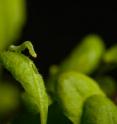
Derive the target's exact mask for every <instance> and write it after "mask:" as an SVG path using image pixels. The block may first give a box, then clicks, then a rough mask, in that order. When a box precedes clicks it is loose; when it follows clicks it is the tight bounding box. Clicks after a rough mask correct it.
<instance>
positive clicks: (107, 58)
mask: <svg viewBox="0 0 117 124" xmlns="http://www.w3.org/2000/svg"><path fill="white" fill-rule="evenodd" d="M104 62H106V63H117V44H115V45H114V46H112V47H111V48H110V49H108V50H107V52H106V53H105V55H104Z"/></svg>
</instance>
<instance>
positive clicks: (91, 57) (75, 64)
mask: <svg viewBox="0 0 117 124" xmlns="http://www.w3.org/2000/svg"><path fill="white" fill-rule="evenodd" d="M104 51H105V46H104V43H103V41H102V39H101V38H100V37H99V36H97V35H88V36H87V37H85V38H84V39H83V40H82V42H81V44H80V45H78V46H77V47H76V48H75V49H74V50H73V51H72V52H71V54H70V55H69V56H68V57H67V58H66V60H65V61H64V62H63V63H62V65H61V66H60V69H61V70H62V71H65V70H73V71H77V72H82V73H85V74H91V73H92V72H93V71H94V70H95V69H96V68H97V67H98V66H99V63H100V61H101V58H102V55H103V53H104Z"/></svg>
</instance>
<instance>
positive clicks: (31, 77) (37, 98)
mask: <svg viewBox="0 0 117 124" xmlns="http://www.w3.org/2000/svg"><path fill="white" fill-rule="evenodd" d="M0 62H1V63H2V64H3V66H4V67H5V68H6V69H7V70H8V71H10V72H11V74H12V75H13V77H14V78H15V79H16V80H17V81H18V82H20V83H21V85H22V86H23V87H24V89H25V92H26V94H27V95H28V96H29V97H30V99H32V100H33V101H32V102H34V103H36V104H37V106H38V111H39V112H40V116H41V123H42V124H46V120H47V112H48V97H47V93H46V89H45V86H44V82H43V78H42V76H41V75H40V74H39V72H38V70H37V68H36V66H35V65H34V63H33V62H32V61H31V60H30V59H29V58H28V57H26V56H25V55H23V54H21V53H19V52H16V51H10V50H9V51H4V52H2V53H0Z"/></svg>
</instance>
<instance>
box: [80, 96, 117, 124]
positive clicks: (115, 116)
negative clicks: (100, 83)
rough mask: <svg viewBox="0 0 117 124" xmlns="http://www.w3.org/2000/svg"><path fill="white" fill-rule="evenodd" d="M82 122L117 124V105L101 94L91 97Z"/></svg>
mask: <svg viewBox="0 0 117 124" xmlns="http://www.w3.org/2000/svg"><path fill="white" fill-rule="evenodd" d="M81 124H117V107H116V105H114V103H112V102H111V101H110V100H109V99H108V98H106V97H104V96H101V95H94V96H91V97H89V98H88V99H87V100H86V102H85V104H84V109H83V114H82V120H81Z"/></svg>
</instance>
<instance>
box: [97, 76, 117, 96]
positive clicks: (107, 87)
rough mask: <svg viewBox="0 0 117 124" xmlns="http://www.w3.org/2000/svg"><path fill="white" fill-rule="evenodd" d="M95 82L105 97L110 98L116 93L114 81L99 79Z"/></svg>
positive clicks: (105, 78)
mask: <svg viewBox="0 0 117 124" xmlns="http://www.w3.org/2000/svg"><path fill="white" fill-rule="evenodd" d="M97 82H98V84H99V86H100V88H101V89H102V90H103V91H104V93H105V94H106V95H107V96H109V97H112V96H113V95H114V94H115V93H116V90H117V86H116V82H115V80H114V79H113V78H112V77H110V76H104V77H99V78H98V79H97Z"/></svg>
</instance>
